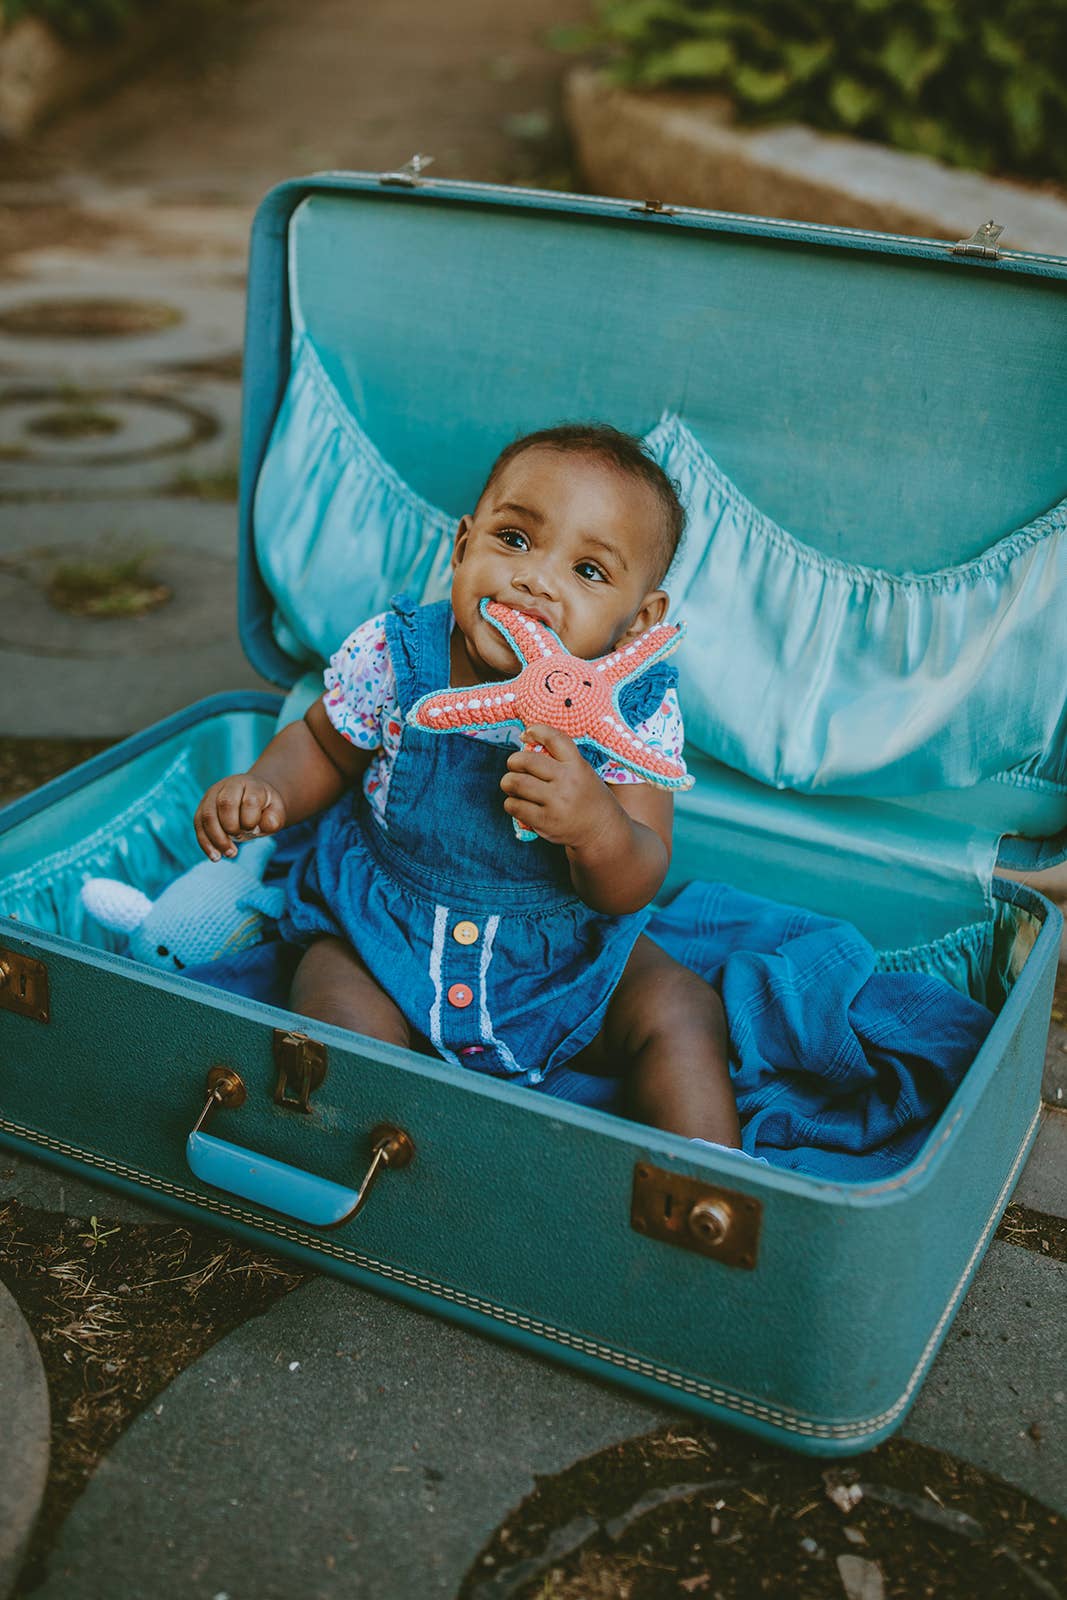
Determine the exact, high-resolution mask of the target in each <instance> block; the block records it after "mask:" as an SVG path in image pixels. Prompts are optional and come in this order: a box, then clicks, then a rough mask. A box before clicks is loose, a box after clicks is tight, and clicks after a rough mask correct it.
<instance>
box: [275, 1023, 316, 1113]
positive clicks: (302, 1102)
mask: <svg viewBox="0 0 1067 1600" xmlns="http://www.w3.org/2000/svg"><path fill="white" fill-rule="evenodd" d="M326 1062H327V1052H326V1046H325V1045H324V1044H320V1043H319V1041H318V1040H317V1039H309V1038H308V1036H307V1034H306V1033H295V1032H290V1031H288V1030H287V1029H285V1028H275V1030H274V1064H275V1066H276V1067H277V1069H278V1076H277V1077H276V1078H275V1080H274V1104H275V1105H276V1106H284V1107H285V1109H286V1110H287V1111H303V1112H305V1113H310V1111H311V1096H312V1094H313V1092H314V1091H315V1090H316V1089H317V1088H318V1087H319V1084H320V1083H321V1082H322V1080H323V1079H324V1078H325V1076H326Z"/></svg>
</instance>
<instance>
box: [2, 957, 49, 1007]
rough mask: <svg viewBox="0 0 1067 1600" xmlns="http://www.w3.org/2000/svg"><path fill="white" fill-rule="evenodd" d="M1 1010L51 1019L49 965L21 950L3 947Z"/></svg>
mask: <svg viewBox="0 0 1067 1600" xmlns="http://www.w3.org/2000/svg"><path fill="white" fill-rule="evenodd" d="M0 1011H14V1013H15V1015H16V1016H19V1017H32V1018H33V1020H34V1022H48V1021H49V1020H50V1017H51V1008H50V1006H49V1001H48V968H47V967H46V966H45V964H44V962H43V961H35V960H34V959H33V957H32V956H23V955H20V954H19V953H18V951H17V950H0Z"/></svg>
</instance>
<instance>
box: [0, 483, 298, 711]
mask: <svg viewBox="0 0 1067 1600" xmlns="http://www.w3.org/2000/svg"><path fill="white" fill-rule="evenodd" d="M0 530H2V531H0V670H2V671H3V674H4V678H5V681H6V682H7V683H8V685H9V686H14V687H15V690H16V691H17V692H9V693H8V694H6V695H5V696H4V697H3V703H2V705H0V733H3V734H8V735H12V736H15V737H22V738H68V737H71V736H75V735H76V736H79V737H84V738H120V737H122V736H124V735H125V734H128V733H132V732H134V731H136V730H137V729H139V728H143V727H147V726H148V725H149V724H151V723H153V722H157V721H158V720H159V719H160V718H161V717H164V716H168V715H169V714H170V713H171V712H173V711H180V710H182V709H183V708H184V707H185V706H187V705H189V704H190V703H191V702H192V701H194V700H198V699H201V698H202V697H203V696H205V695H208V694H214V693H216V692H217V691H220V690H224V689H240V688H271V687H272V685H270V684H267V683H266V682H265V680H264V679H262V678H260V677H259V675H258V674H257V673H256V672H255V671H254V670H253V668H252V667H251V666H250V664H249V663H248V661H247V659H246V657H245V655H244V651H243V649H242V647H241V643H240V640H239V637H238V633H237V567H236V561H235V559H234V552H235V545H236V531H235V530H236V513H235V508H234V507H233V506H232V505H229V504H212V503H208V502H201V501H193V500H187V499H174V500H162V499H160V500H140V501H135V502H124V501H118V502H115V501H110V502H108V501H102V502H91V501H87V502H80V503H78V504H77V505H76V506H67V505H64V504H50V505H28V506H20V507H14V506H9V507H7V508H6V509H5V508H0ZM123 550H125V551H127V552H128V551H130V550H147V551H149V552H151V554H150V558H149V561H148V562H147V564H146V570H148V569H150V571H151V574H152V575H153V577H155V578H156V579H157V581H159V582H161V583H163V584H165V585H167V586H168V587H169V588H170V589H171V591H172V596H173V597H172V599H170V600H169V601H168V602H167V603H166V604H164V605H162V606H160V607H159V608H158V609H157V610H155V611H151V612H149V613H147V614H146V615H145V616H142V617H122V618H108V619H105V618H99V617H73V616H69V615H67V614H65V613H64V612H61V611H58V610H56V608H55V607H54V606H53V605H52V604H51V603H50V602H49V600H48V599H47V597H46V594H45V590H44V584H45V583H46V582H47V578H48V576H49V574H50V573H51V572H53V571H54V570H55V568H56V566H57V565H62V564H63V563H64V562H71V561H77V560H103V561H107V560H109V559H110V560H113V559H115V554H116V552H117V551H119V552H121V551H123ZM75 683H76V684H77V693H76V694H75V693H73V692H72V685H73V684H75Z"/></svg>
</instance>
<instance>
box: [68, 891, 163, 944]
mask: <svg viewBox="0 0 1067 1600" xmlns="http://www.w3.org/2000/svg"><path fill="white" fill-rule="evenodd" d="M81 898H82V905H83V906H84V907H85V909H86V911H88V913H89V915H90V916H91V917H95V918H96V920H97V922H102V923H103V925H104V927H105V928H111V929H112V930H113V931H114V932H115V933H132V932H133V930H134V928H139V927H140V926H141V923H142V922H143V921H144V919H145V917H147V915H148V913H149V912H150V911H151V909H152V902H151V900H149V898H148V896H147V895H146V894H142V893H141V891H140V889H135V888H134V887H133V886H132V884H129V883H121V882H120V881H119V879H118V878H87V879H86V881H85V882H84V883H83V884H82V890H81Z"/></svg>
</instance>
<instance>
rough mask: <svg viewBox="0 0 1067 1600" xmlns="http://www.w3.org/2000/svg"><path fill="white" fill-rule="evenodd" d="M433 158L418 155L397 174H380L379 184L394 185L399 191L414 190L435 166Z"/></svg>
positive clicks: (407, 162) (397, 171)
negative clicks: (423, 176) (425, 173)
mask: <svg viewBox="0 0 1067 1600" xmlns="http://www.w3.org/2000/svg"><path fill="white" fill-rule="evenodd" d="M433 159H434V158H433V156H424V155H419V154H418V153H416V154H415V155H413V156H412V157H411V160H410V161H405V162H404V165H403V166H402V167H398V168H397V169H396V171H395V172H380V173H379V174H378V182H379V183H381V184H386V185H392V186H393V187H395V188H397V189H414V188H415V187H416V185H417V184H418V181H419V179H420V178H421V176H422V174H423V173H424V172H425V170H426V168H427V167H432V166H433Z"/></svg>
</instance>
